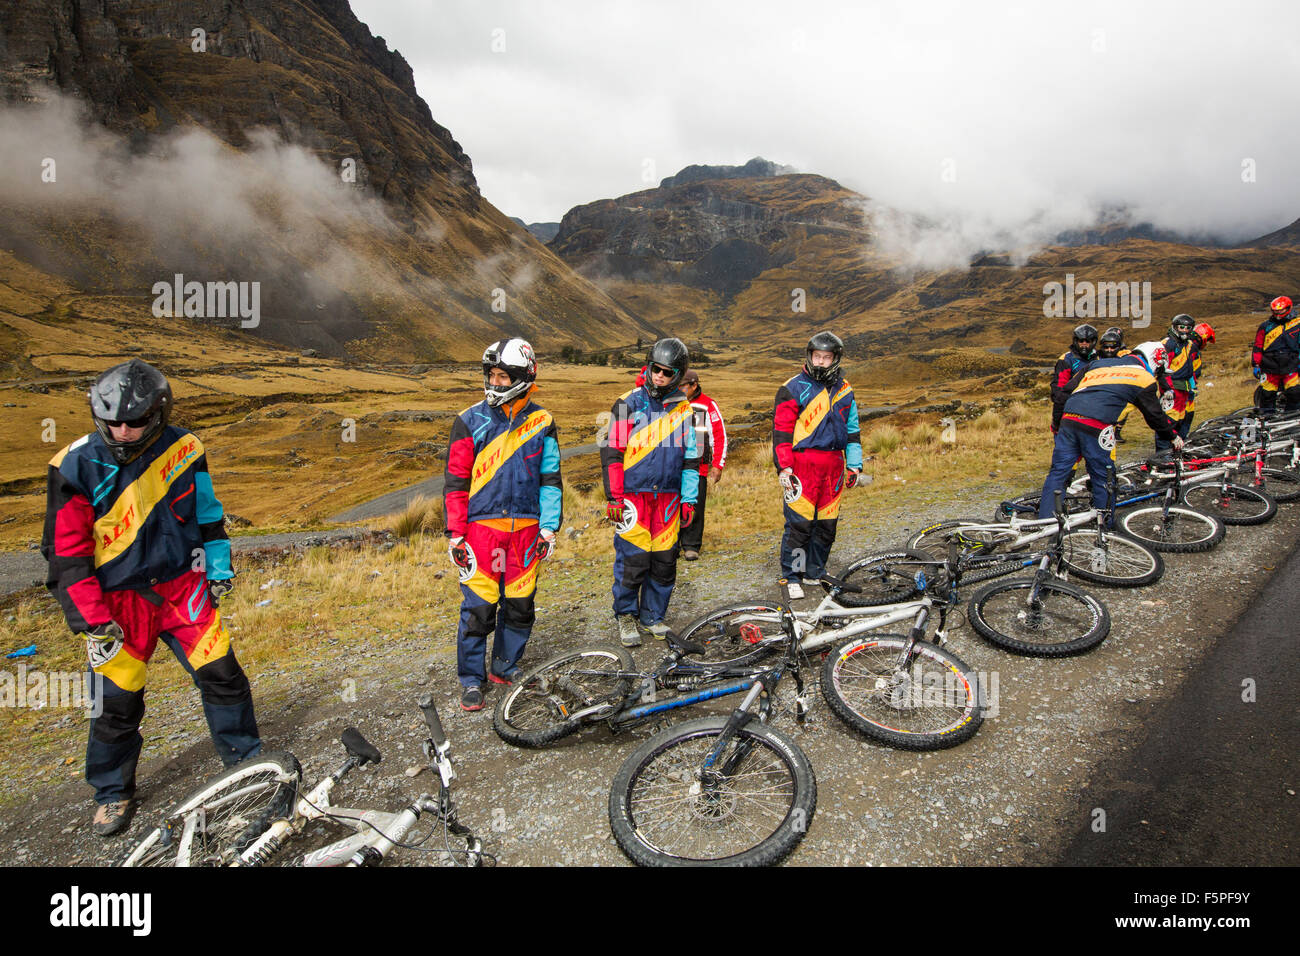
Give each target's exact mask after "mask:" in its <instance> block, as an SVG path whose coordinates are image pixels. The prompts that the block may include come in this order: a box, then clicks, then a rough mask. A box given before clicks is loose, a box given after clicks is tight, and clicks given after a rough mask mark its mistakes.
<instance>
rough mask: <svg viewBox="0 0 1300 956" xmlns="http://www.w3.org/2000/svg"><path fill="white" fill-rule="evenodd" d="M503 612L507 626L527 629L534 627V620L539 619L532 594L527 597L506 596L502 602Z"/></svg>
mask: <svg viewBox="0 0 1300 956" xmlns="http://www.w3.org/2000/svg"><path fill="white" fill-rule="evenodd" d="M501 614H502V617H504V618H505V623H506V626H507V627H514V628H518V629H520V630H527V629H528V628H530V627H532V626H533V621H535V620H536V619H537V612H536V611H535V610H534V609H533V599H532V597H531V596H530V597H526V598H506V599H505V600H504V601H502V602H501Z"/></svg>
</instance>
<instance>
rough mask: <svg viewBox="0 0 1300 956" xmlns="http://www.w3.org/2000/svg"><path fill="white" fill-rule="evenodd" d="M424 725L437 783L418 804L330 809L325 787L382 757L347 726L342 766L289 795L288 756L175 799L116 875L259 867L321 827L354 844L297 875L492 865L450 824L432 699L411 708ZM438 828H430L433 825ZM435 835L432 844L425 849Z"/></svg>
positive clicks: (338, 847) (292, 777)
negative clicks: (434, 862) (389, 862)
mask: <svg viewBox="0 0 1300 956" xmlns="http://www.w3.org/2000/svg"><path fill="white" fill-rule="evenodd" d="M419 704H420V709H421V710H423V711H424V718H425V722H426V723H427V724H428V726H429V737H428V738H427V739H426V740H425V741H424V753H425V756H426V757H427V758H428V760H429V769H430V770H432V771H433V772H434V773H435V774H436V775H437V777H438V782H439V788H438V795H437V796H436V797H435V796H433V795H431V794H427V793H426V794H423V795H421V796H420V797H419V798H418V799H417V800H416V801H415V802H414V803H412V804H411V805H410V806H409V807H407V808H406V809H404V810H401V811H399V812H397V813H387V812H383V811H380V810H352V809H346V808H343V807H332V806H330V792H331V791H332V790H333V789H334V786H335V784H337V783H338V782H339V781H340V780H342V779H343V778H344V777H345V776H347V775H348V774H349V773H351V772H352V771H353V770H355V769H356V768H357V767H361V766H364V765H365V764H367V763H378V762H379V761H380V760H381V759H382V757H381V755H380V753H379V751H378V750H377V749H375V747H374V746H373V745H372V744H370V743H369V742H368V741H367V740H366V739H365V738H364V737H362V736H361V734H360V732H359V731H357V730H356V728H354V727H349V728H348V729H347V730H345V731H344V732H343V746H344V748H345V749H346V750H347V753H348V757H347V760H345V761H344V763H343V765H342V766H341V767H340V768H339V769H338V770H337V771H335V772H334V773H332V774H330V775H329V776H328V777H326V778H325V779H324V780H322V781H321V782H320V783H318V784H317V785H316V786H315V787H314V788H313V789H312V790H311V791H310V792H309V793H306V794H303V795H301V796H300V795H299V790H300V785H301V783H302V767H301V766H299V764H298V760H297V758H295V757H294V756H293V754H290V753H264V754H258V755H257V756H256V757H252V758H250V759H248V760H246V761H244V762H243V763H241V764H239V765H238V766H236V767H233V768H231V769H230V770H228V771H227V772H226V773H224V774H222V775H221V776H220V777H218V778H216V779H215V780H213V781H212V782H211V783H209V784H207V785H206V786H204V787H203V788H202V789H200V790H198V791H196V792H195V793H194V794H192V795H191V796H189V797H188V798H186V799H184V800H182V801H181V802H180V803H178V804H177V805H176V806H175V807H173V808H172V809H171V810H170V811H168V813H167V816H166V819H165V820H164V821H163V823H162V826H160V827H158V828H157V829H155V830H153V831H152V832H151V833H150V834H149V835H148V836H146V837H145V838H144V840H143V841H141V843H140V845H139V846H137V847H136V848H135V850H134V851H132V853H131V855H130V856H128V857H127V859H126V862H124V863H123V864H122V865H123V866H260V865H262V864H263V863H266V862H268V861H270V860H271V857H272V856H273V855H274V854H275V853H276V851H278V850H279V849H280V848H281V847H283V846H284V845H285V844H286V843H288V842H289V841H290V840H292V839H293V838H294V837H295V836H297V835H298V834H299V833H301V832H302V830H303V828H304V827H305V826H306V825H307V824H308V823H310V822H312V821H313V820H321V819H327V820H332V821H334V822H336V823H341V824H343V825H345V826H349V827H351V828H352V829H354V830H356V831H357V833H356V834H355V835H354V836H350V837H346V838H344V839H342V840H339V841H338V842H337V843H332V844H330V845H329V846H326V847H323V848H321V849H319V850H314V851H312V852H310V853H307V854H305V855H304V856H302V857H300V858H298V859H297V860H296V861H294V862H295V863H296V864H297V865H300V866H376V865H378V864H379V863H382V862H383V860H384V857H385V856H386V855H387V854H388V853H389V852H390V851H391V850H393V849H394V848H395V847H402V848H404V849H421V850H428V851H430V852H435V853H439V854H442V855H443V856H444V858H445V859H448V860H450V861H451V862H454V863H456V864H457V865H462V866H482V865H484V864H485V863H487V864H492V863H495V862H496V861H495V859H494V858H493V857H492V856H491V855H489V854H487V853H485V852H484V851H483V844H482V842H481V841H480V840H479V839H478V838H477V837H475V836H474V834H473V833H472V832H470V830H469V829H468V828H466V827H464V826H463V825H461V823H460V822H459V821H458V820H457V818H456V807H455V804H454V802H453V800H452V793H451V782H452V780H453V779H455V776H456V774H455V771H453V770H452V766H451V756H450V746H451V745H450V744H449V743H448V742H447V735H446V733H444V732H443V729H442V722H441V721H440V720H439V719H438V710H437V708H436V707H435V706H434V704H433V696H432V695H431V694H426V695H425V696H424V697H422V698H421V699H420V701H419ZM425 812H429V813H432V814H434V815H435V816H436V817H437V820H438V823H436V824H435V825H434V827H433V829H432V830H431V831H430V832H429V834H428V835H427V836H425V837H424V838H423V839H422V840H420V842H419V843H415V844H406V843H403V842H402V840H403V838H405V836H406V835H407V833H409V832H410V831H411V829H412V827H414V826H415V822H416V821H417V820H418V819H419V818H420V815H421V814H422V813H425ZM439 824H440V825H439ZM438 833H441V836H442V839H441V841H440V842H441V845H439V844H438V843H435V844H434V846H432V847H425V846H424V845H423V844H425V843H427V842H428V841H429V840H430V839H431V838H432V837H434V835H435V834H438Z"/></svg>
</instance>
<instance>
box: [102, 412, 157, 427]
mask: <svg viewBox="0 0 1300 956" xmlns="http://www.w3.org/2000/svg"><path fill="white" fill-rule="evenodd" d="M151 421H153V414H152V413H151V414H148V415H146V416H144V418H132V419H130V420H129V421H126V420H124V421H120V422H113V421H109V420H108V419H105V420H104V424H105V425H107V426H108V427H109V428H121V427H122V426H123V425H125V426H126V427H127V428H144V426H146V425H148V424H149V423H150V422H151Z"/></svg>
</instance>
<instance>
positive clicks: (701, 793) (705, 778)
mask: <svg viewBox="0 0 1300 956" xmlns="http://www.w3.org/2000/svg"><path fill="white" fill-rule="evenodd" d="M778 608H779V610H778V613H779V614H780V618H781V628H782V630H783V632H784V635H785V640H784V644H783V647H784V650H785V654H784V655H783V657H782V658H781V660H780V661H778V662H777V663H776V664H775V665H773V666H769V667H767V668H765V669H764V670H763V671H762V672H761V673H760V674H759V675H758V676H757V677H756V678H755V680H754V683H753V685H752V686H751V687H750V689H749V693H747V694H746V695H745V698H744V700H742V701H741V703H740V705H739V706H738V707H737V708H736V709H735V710H734V711H733V712H732V713H731V715H730V716H729V717H705V718H703V719H701V720H689V721H686V722H685V723H683V724H677V725H676V726H673V727H669V728H667V729H666V730H664V731H662V732H660V733H659V734H656V735H655V736H654V737H651V738H650V739H649V740H647V741H646V742H645V743H644V744H642V745H641V746H640V747H638V748H637V749H636V750H635V751H633V753H632V754H631V755H630V756H629V757H628V758H627V760H625V761H624V762H623V765H622V766H621V767H619V769H618V772H617V773H616V774H615V775H614V782H613V784H612V786H611V787H610V792H609V825H610V829H611V830H612V831H613V833H614V838H615V839H616V840H617V841H618V845H619V846H620V847H622V848H623V851H624V852H625V853H627V855H628V856H629V857H631V858H632V859H633V860H634V861H635V862H636V863H639V864H640V865H642V866H690V865H695V866H708V865H712V866H718V865H726V866H768V865H771V864H774V863H779V862H780V861H781V860H782V859H784V858H785V857H786V855H788V854H789V853H790V851H792V850H793V849H794V848H795V846H796V845H797V844H798V843H799V841H800V840H802V839H803V837H804V834H805V833H807V831H808V826H809V824H810V823H811V822H812V816H813V812H814V811H815V810H816V807H817V780H816V777H815V775H814V773H813V769H812V765H811V764H810V763H809V762H808V758H807V757H806V756H805V755H804V753H803V751H802V750H800V749H799V747H798V745H796V744H795V742H794V741H793V740H791V739H790V738H789V737H788V736H786V735H785V734H783V733H781V732H780V731H778V730H776V729H774V728H772V727H769V726H767V718H768V716H769V715H770V713H771V710H772V700H773V699H774V697H775V696H776V690H777V686H778V685H779V684H780V683H781V679H782V678H783V677H784V676H785V674H786V672H787V671H790V672H791V673H792V674H793V675H794V677H795V681H796V692H797V693H798V697H797V698H796V701H797V702H798V701H802V700H803V695H802V686H803V682H802V680H801V679H800V676H799V668H800V656H801V653H802V652H801V651H800V648H799V644H798V641H797V640H796V637H795V624H794V616H793V615H792V614H791V613H790V606H789V592H786V593H785V599H784V600H783V601H782V602H781V603H780V604H779V605H778ZM755 705H757V712H755V709H754V708H755ZM805 709H806V703H804V704H802V705H801V704H799V703H796V713H797V714H799V713H801V712H802V711H803V710H805Z"/></svg>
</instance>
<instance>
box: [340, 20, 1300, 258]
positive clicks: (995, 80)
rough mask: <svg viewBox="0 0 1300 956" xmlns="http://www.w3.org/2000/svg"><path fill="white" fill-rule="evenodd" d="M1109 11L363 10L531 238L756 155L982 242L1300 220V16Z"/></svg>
mask: <svg viewBox="0 0 1300 956" xmlns="http://www.w3.org/2000/svg"><path fill="white" fill-rule="evenodd" d="M1084 7H1085V5H1083V4H1079V3H1047V2H1025V3H1009V2H1001V3H974V2H965V3H961V2H952V3H941V2H934V0H910V2H901V3H884V2H876V3H849V2H821V0H798V2H793V3H791V2H780V3H777V2H768V0H745V2H740V0H727V2H715V3H710V2H707V0H694V2H676V0H653V2H651V0H624V2H613V0H604V2H587V0H514V2H510V0H352V8H353V10H354V11H355V12H356V14H357V16H358V17H359V18H360V19H361V20H362V21H364V22H365V23H367V24H368V25H369V26H370V28H371V30H372V32H374V33H375V34H376V35H378V36H382V37H384V38H385V39H386V40H387V41H388V44H389V46H390V47H393V48H395V49H397V50H399V51H400V52H401V53H402V55H403V56H405V57H406V59H407V60H408V61H409V62H410V64H411V66H412V68H413V69H414V71H415V81H416V86H417V88H418V90H419V92H420V94H421V96H423V97H424V99H425V100H426V101H427V102H428V104H429V107H430V109H431V110H432V111H433V116H434V118H435V119H436V120H437V121H438V122H439V123H441V124H443V125H444V126H446V127H448V128H449V129H450V130H451V132H452V134H453V135H454V136H455V137H456V139H457V140H458V141H459V142H460V144H461V145H462V146H463V147H464V149H465V151H466V152H467V153H468V154H469V155H470V157H471V159H472V160H473V162H474V170H475V173H476V175H477V178H478V182H479V185H480V188H481V189H482V191H483V194H484V195H485V196H486V197H487V198H488V199H489V200H490V201H491V202H492V203H493V204H495V205H496V206H497V207H498V208H499V209H501V210H502V211H503V212H505V213H506V214H507V215H513V216H519V217H521V218H523V219H524V220H526V221H528V222H538V221H550V220H558V219H559V218H560V217H561V216H562V215H563V214H564V212H565V211H567V210H568V209H569V208H571V207H572V206H575V205H578V204H580V203H584V202H590V201H592V200H595V199H601V198H606V197H612V196H619V195H622V194H624V193H628V192H633V191H635V190H637V189H643V188H646V187H647V186H648V185H657V184H658V181H659V179H661V178H662V177H664V176H668V175H671V174H672V173H675V172H676V171H677V170H678V169H680V168H681V167H683V166H686V165H689V164H691V163H742V162H744V161H745V160H747V159H749V158H750V157H752V156H756V155H762V156H764V157H766V158H768V159H771V160H775V161H777V162H780V163H787V164H790V165H793V166H796V167H797V168H798V169H800V170H801V171H804V172H815V173H821V174H823V175H826V176H830V177H832V178H833V179H836V180H838V181H840V182H841V183H843V184H844V185H846V186H848V187H850V188H852V189H856V190H858V191H859V192H862V193H864V194H866V195H868V196H870V197H872V198H873V199H876V200H879V201H881V202H883V203H886V204H889V205H892V206H896V207H900V208H903V209H906V210H908V211H913V212H922V213H926V214H929V215H934V216H941V217H960V219H961V220H962V222H964V223H973V224H976V225H975V226H972V227H971V228H980V227H981V224H982V226H987V227H989V228H997V229H1003V230H1011V231H1014V230H1017V229H1019V228H1021V227H1022V225H1023V224H1025V223H1027V222H1032V221H1033V220H1034V219H1035V218H1036V217H1037V218H1039V219H1040V220H1041V218H1042V217H1047V218H1049V219H1050V220H1052V221H1053V222H1054V223H1063V222H1071V221H1078V220H1083V219H1086V218H1087V216H1088V213H1089V210H1090V209H1092V208H1095V206H1097V205H1098V204H1104V203H1127V204H1128V205H1129V206H1131V207H1132V208H1133V209H1134V210H1135V212H1136V213H1137V214H1138V216H1139V217H1141V218H1149V219H1152V220H1154V221H1155V222H1156V223H1157V224H1158V225H1163V226H1167V227H1169V228H1175V229H1180V230H1188V231H1209V232H1215V233H1219V234H1227V235H1231V236H1234V237H1237V238H1250V237H1253V236H1255V235H1259V234H1261V233H1264V232H1268V231H1271V230H1273V229H1276V228H1279V227H1281V226H1283V225H1286V224H1287V223H1290V222H1291V221H1293V220H1294V219H1296V218H1297V217H1300V4H1298V3H1296V2H1295V0H1278V2H1255V3H1249V2H1247V3H1231V4H1229V3H1227V2H1223V0H1220V2H1213V3H1203V2H1168V3H1155V2H1137V3H1134V2H1130V3H1094V4H1087V5H1086V9H1083V8H1084ZM494 48H495V49H494ZM1243 164H1244V165H1243ZM1250 179H1253V181H1244V180H1250Z"/></svg>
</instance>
